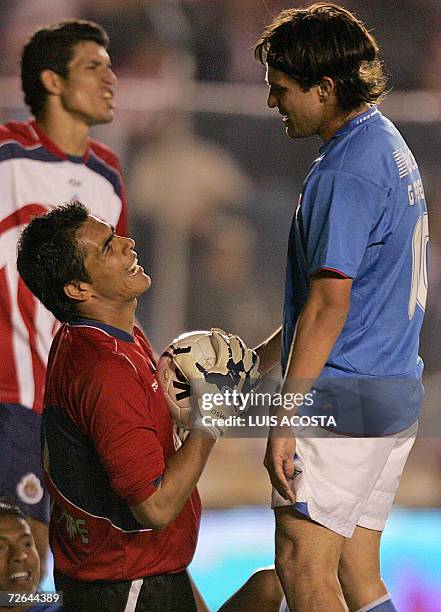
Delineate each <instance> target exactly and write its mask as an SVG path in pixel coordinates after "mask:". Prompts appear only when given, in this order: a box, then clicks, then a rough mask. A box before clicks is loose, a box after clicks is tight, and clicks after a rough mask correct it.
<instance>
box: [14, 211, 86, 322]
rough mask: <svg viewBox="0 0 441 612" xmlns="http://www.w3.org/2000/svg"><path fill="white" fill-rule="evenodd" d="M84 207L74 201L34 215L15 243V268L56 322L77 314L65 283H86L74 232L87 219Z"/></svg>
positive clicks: (82, 261) (81, 256)
mask: <svg viewBox="0 0 441 612" xmlns="http://www.w3.org/2000/svg"><path fill="white" fill-rule="evenodd" d="M88 214H89V213H88V210H87V208H86V207H85V206H84V205H83V204H81V202H78V201H77V200H74V201H72V202H70V203H69V204H64V205H62V206H57V207H56V208H54V209H52V210H51V211H50V212H48V213H46V214H45V215H41V216H38V217H34V218H33V219H32V221H31V222H30V223H29V225H27V226H26V227H25V228H24V230H23V231H22V233H21V236H20V239H19V241H18V245H17V268H18V271H19V273H20V276H21V277H22V279H23V280H24V282H25V283H26V285H27V286H28V288H29V289H30V290H31V291H32V293H33V294H34V295H35V296H36V297H37V298H38V299H39V300H40V301H41V302H42V303H43V304H44V306H46V308H47V309H48V310H50V311H51V312H52V313H53V315H54V316H55V317H56V318H57V319H58V320H59V321H63V322H64V321H67V322H69V321H72V320H74V319H75V318H77V317H78V314H77V312H76V308H77V307H76V304H77V302H76V301H75V300H73V299H71V298H69V297H68V296H67V295H66V294H65V292H64V287H65V285H67V284H69V283H70V282H74V281H83V282H90V277H89V275H88V273H87V270H86V267H85V264H84V256H85V254H84V253H83V251H82V250H81V249H80V248H79V247H78V244H77V239H76V235H77V232H78V230H79V229H80V227H81V226H82V225H83V224H84V223H85V222H86V221H87V219H88Z"/></svg>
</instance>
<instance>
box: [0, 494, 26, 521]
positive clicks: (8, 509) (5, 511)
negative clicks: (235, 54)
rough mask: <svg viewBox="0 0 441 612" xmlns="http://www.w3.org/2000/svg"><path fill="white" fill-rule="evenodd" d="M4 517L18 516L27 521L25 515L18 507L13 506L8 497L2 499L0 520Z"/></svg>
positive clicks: (0, 500)
mask: <svg viewBox="0 0 441 612" xmlns="http://www.w3.org/2000/svg"><path fill="white" fill-rule="evenodd" d="M2 516H16V517H18V518H22V519H24V520H27V519H26V515H25V513H24V512H23V511H22V510H20V508H19V507H18V506H16V505H15V504H13V503H12V502H11V501H9V499H8V498H7V497H0V518H1V517H2Z"/></svg>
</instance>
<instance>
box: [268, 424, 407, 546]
mask: <svg viewBox="0 0 441 612" xmlns="http://www.w3.org/2000/svg"><path fill="white" fill-rule="evenodd" d="M417 429H418V423H414V424H413V425H411V427H409V428H408V429H406V430H404V431H402V432H400V433H398V434H394V435H393V436H387V437H382V438H350V437H347V436H339V435H337V434H335V433H332V432H329V431H326V430H320V436H321V437H319V436H318V428H317V427H315V428H309V429H308V428H307V427H303V428H299V430H297V431H298V437H297V445H296V455H295V467H296V473H295V476H294V478H293V479H292V480H291V489H292V490H293V491H294V492H295V495H296V505H295V508H296V510H298V511H299V512H301V513H302V514H306V515H307V516H309V518H311V519H312V520H313V521H315V522H317V523H320V524H321V525H324V526H325V527H327V528H328V529H331V530H332V531H335V533H338V534H340V535H342V536H344V537H346V538H350V537H351V536H352V534H353V532H354V529H355V527H356V526H357V525H360V526H361V527H367V528H368V529H375V530H376V531H383V529H384V526H385V524H386V520H387V517H388V514H389V512H390V509H391V506H392V502H393V500H394V497H395V494H396V492H397V489H398V485H399V482H400V478H401V474H402V472H403V469H404V465H405V463H406V460H407V457H408V455H409V453H410V450H411V448H412V446H413V443H414V441H415V436H416V433H417ZM309 431H311V435H312V436H314V437H304V436H305V435H306V436H308V435H309ZM271 505H272V507H273V508H276V507H279V506H290V505H292V502H290V501H286V500H285V499H283V497H281V495H279V493H278V492H277V491H276V490H275V489H273V494H272V504H271Z"/></svg>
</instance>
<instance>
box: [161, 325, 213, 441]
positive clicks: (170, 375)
mask: <svg viewBox="0 0 441 612" xmlns="http://www.w3.org/2000/svg"><path fill="white" fill-rule="evenodd" d="M179 353H188V355H187V360H189V361H190V359H191V361H192V362H193V363H196V362H197V363H199V364H200V365H201V366H202V367H203V368H206V369H209V368H212V367H213V366H214V365H215V363H216V353H215V350H214V348H213V345H212V344H211V332H209V331H194V332H189V333H186V334H182V335H180V336H178V337H177V338H176V339H175V340H173V342H172V343H171V344H170V345H169V346H168V347H167V348H166V349H165V350H164V352H163V353H162V355H161V357H160V358H159V361H158V367H157V369H156V375H157V378H158V381H159V384H160V385H161V388H162V391H163V393H164V397H165V401H166V402H167V406H168V409H169V411H170V414H171V417H172V419H173V421H174V422H175V424H176V425H177V426H178V427H182V428H183V429H190V428H191V422H192V402H191V389H190V382H189V379H190V376H189V375H188V373H186V372H183V371H182V370H181V369H180V368H178V367H177V366H176V365H175V363H174V361H173V355H176V354H179Z"/></svg>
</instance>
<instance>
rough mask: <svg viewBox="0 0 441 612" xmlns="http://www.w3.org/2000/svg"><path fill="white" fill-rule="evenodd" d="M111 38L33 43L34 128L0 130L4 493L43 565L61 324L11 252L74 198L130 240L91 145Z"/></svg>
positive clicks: (113, 162) (80, 24)
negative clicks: (45, 410) (52, 372)
mask: <svg viewBox="0 0 441 612" xmlns="http://www.w3.org/2000/svg"><path fill="white" fill-rule="evenodd" d="M108 43H109V40H108V36H107V34H106V32H105V31H104V30H103V29H102V28H101V27H100V26H98V25H97V24H94V23H92V22H87V21H79V20H69V21H65V22H62V23H59V24H56V25H53V26H50V27H48V28H44V29H41V30H39V31H37V32H35V33H34V34H33V36H32V37H31V38H30V40H29V41H28V42H27V44H26V45H25V47H24V50H23V54H22V60H21V77H22V88H23V92H24V97H25V101H26V103H27V105H28V106H29V108H30V110H31V113H32V114H33V116H34V118H33V119H31V120H29V121H27V122H18V121H13V122H11V123H8V124H6V125H3V126H0V185H1V191H2V200H1V205H0V351H1V354H2V367H1V368H0V437H1V440H2V444H1V445H0V492H1V493H2V494H4V495H7V496H8V498H9V499H11V500H14V501H15V502H16V503H17V504H18V505H19V506H20V508H21V509H22V510H23V512H25V514H26V515H28V516H29V517H30V523H31V525H32V528H33V533H34V537H35V541H36V544H37V548H38V549H39V553H40V557H41V558H42V559H43V560H44V558H45V556H46V551H47V521H48V498H47V494H46V492H45V490H44V485H43V479H42V472H41V468H40V456H39V435H40V421H41V417H40V413H41V410H42V403H43V388H44V378H45V371H46V361H47V357H48V352H49V347H50V344H51V341H52V337H53V334H54V331H55V329H56V326H57V323H56V320H55V318H54V316H53V315H52V314H51V313H50V312H49V311H48V310H46V309H45V308H44V307H43V306H42V304H41V303H39V302H38V300H36V299H35V298H34V296H33V295H32V294H31V292H30V291H29V290H28V289H27V287H26V286H25V285H24V283H23V282H22V281H21V280H20V279H19V275H18V272H17V269H16V264H15V250H16V243H17V239H18V236H19V233H20V230H21V229H22V227H23V225H24V224H26V223H28V222H29V221H30V219H31V218H32V217H33V216H34V215H35V214H37V213H41V212H45V211H46V210H48V209H50V208H51V207H54V206H56V205H58V204H59V203H61V202H66V201H70V200H71V199H72V198H80V199H81V200H82V201H83V202H85V203H86V204H87V205H88V206H89V208H90V210H91V212H92V213H93V214H94V215H96V216H98V217H100V218H102V219H103V220H105V221H106V222H108V223H110V224H111V225H113V226H114V227H115V228H116V231H117V232H118V233H119V234H123V235H125V234H126V233H127V222H126V203H125V195H124V185H123V182H122V178H121V174H120V167H119V161H118V159H117V157H116V155H115V154H114V153H113V152H112V151H110V150H109V149H108V148H107V147H105V146H104V145H102V144H101V143H99V142H97V141H95V140H92V139H90V138H89V130H90V128H91V127H92V126H94V125H98V124H105V123H109V122H110V121H112V119H113V114H114V103H113V98H114V89H115V85H116V77H115V74H114V73H113V71H112V68H111V65H110V58H109V55H108V53H107V47H108Z"/></svg>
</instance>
